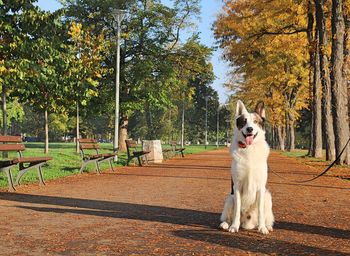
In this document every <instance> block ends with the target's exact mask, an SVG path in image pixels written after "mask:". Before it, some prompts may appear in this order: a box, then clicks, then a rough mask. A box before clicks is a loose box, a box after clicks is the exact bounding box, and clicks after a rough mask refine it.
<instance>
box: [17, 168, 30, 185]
mask: <svg viewBox="0 0 350 256" xmlns="http://www.w3.org/2000/svg"><path fill="white" fill-rule="evenodd" d="M27 171H28V169H24V170H21V171H19V172H18V175H17V178H16V182H15V185H16V186H18V185H20V181H21V179H22V177H23V175H24V174H25V173H26V172H27Z"/></svg>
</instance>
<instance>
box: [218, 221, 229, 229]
mask: <svg viewBox="0 0 350 256" xmlns="http://www.w3.org/2000/svg"><path fill="white" fill-rule="evenodd" d="M229 227H230V225H229V224H228V223H227V222H226V221H223V222H221V224H220V226H219V228H221V229H223V230H228V228H229Z"/></svg>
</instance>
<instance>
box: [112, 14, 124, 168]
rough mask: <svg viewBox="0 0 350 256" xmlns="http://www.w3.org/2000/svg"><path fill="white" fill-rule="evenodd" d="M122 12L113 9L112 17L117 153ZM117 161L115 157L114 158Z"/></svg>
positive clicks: (114, 147)
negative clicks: (114, 47) (115, 42)
mask: <svg viewBox="0 0 350 256" xmlns="http://www.w3.org/2000/svg"><path fill="white" fill-rule="evenodd" d="M125 13H126V12H125V11H124V10H119V9H114V10H113V11H112V15H113V18H114V26H115V27H116V30H117V55H116V67H115V114H114V118H115V120H114V140H113V149H114V151H117V150H118V148H119V142H118V140H119V70H120V29H121V22H122V20H123V18H124V16H125ZM114 160H115V161H117V160H118V158H117V156H116V157H115V158H114Z"/></svg>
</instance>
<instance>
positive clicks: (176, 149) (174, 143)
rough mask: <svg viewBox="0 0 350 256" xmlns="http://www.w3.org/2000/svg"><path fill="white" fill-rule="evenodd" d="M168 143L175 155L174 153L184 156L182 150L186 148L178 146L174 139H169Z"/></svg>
mask: <svg viewBox="0 0 350 256" xmlns="http://www.w3.org/2000/svg"><path fill="white" fill-rule="evenodd" d="M170 145H171V146H172V148H173V152H174V154H175V155H176V154H181V156H182V157H185V156H184V151H185V149H186V148H182V147H178V146H177V142H176V141H170Z"/></svg>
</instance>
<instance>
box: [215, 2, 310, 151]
mask: <svg viewBox="0 0 350 256" xmlns="http://www.w3.org/2000/svg"><path fill="white" fill-rule="evenodd" d="M304 5H305V3H303V2H295V1H279V0H274V1H250V2H249V4H248V3H247V2H246V1H243V0H242V1H234V2H232V1H227V2H225V8H224V11H223V13H222V14H221V15H220V16H219V17H218V19H217V21H216V23H215V24H214V32H215V36H216V38H217V40H218V42H219V44H220V47H222V48H223V49H224V53H225V54H224V58H225V59H226V60H228V61H229V62H231V63H232V66H233V70H232V72H231V74H232V76H233V79H232V81H233V82H232V83H230V84H228V87H229V88H230V89H232V91H233V92H234V93H235V94H236V95H235V97H236V98H238V97H239V98H241V99H243V100H245V103H247V104H248V105H255V104H256V103H257V101H259V100H264V101H265V102H266V104H267V109H268V110H269V111H268V112H269V113H268V115H269V120H270V122H271V125H272V127H273V130H275V131H276V134H279V136H278V138H279V144H280V149H282V150H284V147H285V142H288V145H287V147H288V149H289V150H292V149H293V148H294V129H295V123H296V121H297V120H298V118H300V111H301V110H302V109H304V108H307V103H308V98H309V94H308V91H309V90H308V89H309V83H308V78H309V72H308V70H307V66H308V59H309V58H308V57H309V54H308V51H306V50H305V49H306V47H304V48H302V47H300V46H301V45H304V46H307V35H306V33H305V32H306V31H307V15H306V8H305V6H304ZM285 10H288V12H286V11H285ZM286 45H288V48H286Z"/></svg>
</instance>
